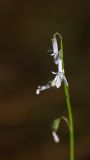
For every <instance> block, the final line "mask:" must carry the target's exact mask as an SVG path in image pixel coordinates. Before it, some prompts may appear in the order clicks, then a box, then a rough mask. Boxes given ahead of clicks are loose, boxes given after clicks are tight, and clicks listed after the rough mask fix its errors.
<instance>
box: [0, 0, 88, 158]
mask: <svg viewBox="0 0 90 160" xmlns="http://www.w3.org/2000/svg"><path fill="white" fill-rule="evenodd" d="M57 31H58V32H60V33H61V34H62V36H63V44H64V59H65V69H66V75H67V79H68V82H69V85H70V95H71V100H72V107H73V114H74V125H75V156H76V159H77V160H84V159H90V151H89V150H90V137H89V135H90V126H89V123H90V116H89V115H90V75H89V69H90V64H89V61H90V3H89V1H86V0H85V1H84V0H79V1H70V0H68V1H67V0H66V1H65V0H63V1H62V0H58V1H34V0H33V1H29V0H25V1H24V0H22V1H21V0H0V160H60V159H62V160H65V159H69V158H68V157H69V149H68V143H69V142H68V129H67V126H66V125H65V124H64V123H62V125H61V127H60V131H59V135H60V139H61V141H60V143H59V144H55V143H54V142H53V139H52V136H51V123H52V121H53V119H54V118H55V117H57V116H61V115H66V114H67V113H66V106H65V98H64V94H63V86H62V87H61V88H60V89H59V90H56V89H51V90H49V91H46V92H43V93H42V94H40V95H39V96H36V95H35V90H36V88H37V85H38V84H39V85H40V84H41V85H43V84H45V83H46V82H47V81H48V80H51V79H52V75H51V71H52V70H55V67H54V65H53V60H52V58H51V57H50V56H49V54H48V53H47V50H48V49H51V47H52V45H51V38H52V35H53V34H54V33H55V32H57Z"/></svg>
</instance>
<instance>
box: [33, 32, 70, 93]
mask: <svg viewBox="0 0 90 160" xmlns="http://www.w3.org/2000/svg"><path fill="white" fill-rule="evenodd" d="M52 45H53V54H51V55H52V56H54V63H55V64H56V65H57V68H58V71H57V72H52V73H53V74H55V75H56V76H55V78H54V80H52V81H50V82H48V83H47V84H46V85H44V86H38V89H37V90H36V94H37V95H38V94H39V93H40V92H41V91H43V90H46V89H49V88H51V87H56V88H60V86H61V83H62V81H64V82H65V84H66V85H67V86H68V82H67V79H66V77H65V74H64V69H63V65H62V58H61V57H60V54H59V52H60V51H58V44H57V39H56V35H54V36H53V39H52Z"/></svg>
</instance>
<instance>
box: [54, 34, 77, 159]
mask: <svg viewBox="0 0 90 160" xmlns="http://www.w3.org/2000/svg"><path fill="white" fill-rule="evenodd" d="M56 34H57V35H58V36H59V38H60V47H61V48H60V51H59V54H60V56H61V58H62V62H63V69H64V59H63V43H62V36H61V35H60V34H59V33H56ZM64 93H65V99H66V106H67V113H68V122H69V149H70V155H69V156H70V160H74V126H73V114H72V107H71V101H70V96H69V86H66V84H65V83H64Z"/></svg>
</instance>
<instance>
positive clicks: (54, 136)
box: [52, 131, 60, 143]
mask: <svg viewBox="0 0 90 160" xmlns="http://www.w3.org/2000/svg"><path fill="white" fill-rule="evenodd" d="M52 136H53V139H54V141H55V142H56V143H58V142H60V139H59V137H58V135H57V134H56V132H55V131H53V132H52Z"/></svg>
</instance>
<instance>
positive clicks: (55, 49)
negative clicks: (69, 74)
mask: <svg viewBox="0 0 90 160" xmlns="http://www.w3.org/2000/svg"><path fill="white" fill-rule="evenodd" d="M52 46H53V53H52V54H51V56H54V63H55V64H58V61H59V51H58V44H57V39H56V37H55V35H54V36H53V38H52Z"/></svg>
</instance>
